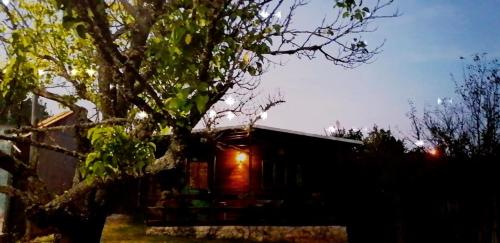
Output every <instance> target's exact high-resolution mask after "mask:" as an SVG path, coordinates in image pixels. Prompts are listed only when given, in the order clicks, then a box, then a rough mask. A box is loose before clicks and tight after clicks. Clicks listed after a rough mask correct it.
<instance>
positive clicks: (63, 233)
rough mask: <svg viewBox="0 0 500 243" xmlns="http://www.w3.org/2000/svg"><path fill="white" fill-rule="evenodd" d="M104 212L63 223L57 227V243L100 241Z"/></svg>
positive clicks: (90, 242) (104, 218)
mask: <svg viewBox="0 0 500 243" xmlns="http://www.w3.org/2000/svg"><path fill="white" fill-rule="evenodd" d="M105 222H106V214H104V213H101V214H99V215H97V216H95V217H92V219H89V220H86V221H81V222H75V223H73V224H68V223H67V224H64V225H63V226H62V227H61V228H60V229H59V236H58V237H57V240H56V242H58V243H87V242H88V243H93V242H100V241H101V235H102V230H103V228H104V224H105Z"/></svg>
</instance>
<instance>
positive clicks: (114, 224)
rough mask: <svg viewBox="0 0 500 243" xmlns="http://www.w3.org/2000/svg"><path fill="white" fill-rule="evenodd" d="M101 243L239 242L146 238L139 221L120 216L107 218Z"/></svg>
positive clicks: (142, 225)
mask: <svg viewBox="0 0 500 243" xmlns="http://www.w3.org/2000/svg"><path fill="white" fill-rule="evenodd" d="M101 242H103V243H118V242H134V243H135V242H137V243H149V242H155V243H156V242H164V243H174V242H175V243H197V242H200V243H201V242H207V243H232V242H241V241H228V240H206V239H192V238H178V237H165V236H148V235H146V226H145V225H144V224H141V222H140V221H137V220H136V221H134V220H131V219H130V218H128V217H125V216H121V215H112V216H109V217H108V219H107V221H106V225H105V226H104V231H103V235H102V238H101Z"/></svg>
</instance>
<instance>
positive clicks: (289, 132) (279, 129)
mask: <svg viewBox="0 0 500 243" xmlns="http://www.w3.org/2000/svg"><path fill="white" fill-rule="evenodd" d="M252 128H253V129H255V130H261V131H271V132H278V133H283V134H292V135H298V136H304V137H310V138H319V139H324V140H330V141H337V142H344V143H351V144H356V145H362V144H363V142H362V141H359V140H355V139H348V138H339V137H332V136H324V135H318V134H313V133H306V132H299V131H294V130H289V129H283V128H276V127H269V126H262V125H254V126H253V127H252ZM246 129H248V126H242V125H239V126H227V127H221V128H218V129H217V131H230V130H240V131H241V130H246ZM203 130H204V129H199V130H196V131H194V132H201V131H203Z"/></svg>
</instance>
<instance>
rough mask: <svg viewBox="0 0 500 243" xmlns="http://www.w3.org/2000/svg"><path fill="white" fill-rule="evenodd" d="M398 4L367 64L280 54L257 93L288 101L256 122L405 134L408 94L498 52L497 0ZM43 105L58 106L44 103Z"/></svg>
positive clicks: (425, 92) (445, 91) (435, 88)
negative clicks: (278, 62) (351, 64)
mask: <svg viewBox="0 0 500 243" xmlns="http://www.w3.org/2000/svg"><path fill="white" fill-rule="evenodd" d="M370 2H374V1H365V3H367V4H369V3H370ZM332 3H333V1H332V0H311V1H310V3H309V4H308V5H307V6H305V7H303V8H301V9H300V10H299V11H298V13H297V15H296V18H295V20H294V24H295V26H298V27H304V26H316V25H318V24H319V23H320V21H321V20H322V18H323V17H324V16H325V15H327V14H332V13H334V10H333V9H332ZM285 10H286V9H285ZM285 10H284V11H285ZM396 10H398V11H399V13H400V14H401V16H400V17H397V18H389V19H382V20H378V21H376V22H375V23H374V25H372V27H378V30H377V31H375V32H373V33H367V34H364V35H362V37H363V40H366V41H367V43H368V45H369V46H374V45H378V44H380V43H382V42H383V41H384V40H386V42H385V45H384V47H383V52H382V53H380V54H379V55H378V56H376V57H375V58H374V59H373V63H370V64H364V65H362V66H360V67H357V68H355V69H346V68H342V67H339V66H335V65H333V63H330V62H328V61H325V60H324V59H323V58H322V57H320V56H319V57H318V58H316V59H314V60H306V59H300V60H299V59H297V58H296V57H295V56H286V57H282V58H281V59H280V60H281V61H282V62H284V65H283V66H271V67H270V70H269V72H267V73H266V74H265V75H264V76H263V77H262V86H261V89H262V93H263V94H264V95H265V94H268V93H270V94H273V93H276V92H277V91H279V92H280V93H281V94H282V95H283V96H284V98H285V100H286V103H284V104H281V105H279V106H278V107H275V108H273V109H272V110H271V111H269V112H268V119H267V120H265V121H259V123H258V124H261V125H266V126H272V127H277V128H284V129H291V130H297V131H302V132H310V133H316V134H324V133H325V132H324V129H325V128H327V127H328V126H330V125H335V123H336V121H337V120H338V121H340V123H341V126H342V127H345V128H347V129H349V128H352V127H355V128H358V129H362V128H363V127H367V128H371V127H372V126H373V125H374V124H377V125H378V126H379V127H382V128H389V127H390V128H391V129H392V130H393V132H394V133H395V135H397V136H399V137H405V136H407V135H410V134H409V131H410V128H409V121H408V118H407V117H406V113H407V112H408V110H409V105H408V101H409V100H413V101H414V102H415V105H416V106H417V108H418V109H419V111H422V110H423V108H424V107H426V106H432V105H436V101H437V98H439V97H453V96H454V85H453V82H452V81H451V77H450V74H452V73H453V74H455V75H456V76H457V77H460V75H461V68H462V61H461V60H460V59H459V57H460V56H464V57H470V56H471V55H472V54H474V53H482V52H487V53H489V55H488V56H489V57H490V58H493V57H497V58H498V57H500V33H499V31H498V30H499V29H500V0H481V1H470V0H468V1H467V0H453V1H452V0H436V1H431V0H418V1H417V0H399V1H398V0H396V1H395V2H394V4H393V5H392V6H390V7H389V9H387V11H386V12H387V13H393V12H395V11H396ZM352 37H353V38H354V37H358V38H359V37H360V36H359V35H358V36H352ZM469 60H470V58H469ZM49 109H50V111H51V113H55V112H57V111H58V110H59V108H56V106H55V105H53V104H50V102H49ZM222 125H228V123H227V122H225V123H222Z"/></svg>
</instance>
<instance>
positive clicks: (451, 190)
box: [410, 54, 500, 242]
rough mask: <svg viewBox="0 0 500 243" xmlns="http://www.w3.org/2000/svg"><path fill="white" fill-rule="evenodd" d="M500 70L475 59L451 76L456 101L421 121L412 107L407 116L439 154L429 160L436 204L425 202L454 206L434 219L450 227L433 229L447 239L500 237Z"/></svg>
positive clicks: (440, 105)
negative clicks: (432, 174) (498, 227)
mask: <svg viewBox="0 0 500 243" xmlns="http://www.w3.org/2000/svg"><path fill="white" fill-rule="evenodd" d="M461 59H462V60H465V58H461ZM499 69H500V63H499V62H498V60H497V59H490V60H489V59H488V58H487V56H486V54H475V55H473V56H472V60H471V63H470V64H467V65H464V67H463V74H462V76H461V78H460V79H459V80H458V79H457V78H455V77H454V76H452V80H453V82H454V83H455V87H456V94H457V96H458V97H456V98H455V99H450V98H440V99H438V106H437V107H433V108H430V109H426V110H425V111H424V114H423V117H422V118H418V117H417V115H416V109H415V108H414V107H412V110H411V111H410V119H411V121H412V123H413V126H414V130H415V131H420V133H419V134H420V135H421V137H422V139H426V140H427V141H428V142H429V143H430V144H431V146H435V148H434V149H437V150H438V151H439V155H440V156H439V158H437V159H434V160H433V161H432V162H433V163H432V164H433V165H434V166H436V167H438V168H439V169H438V170H436V171H433V173H435V174H436V176H435V178H434V181H433V182H432V187H433V188H435V189H433V190H434V193H435V195H434V198H432V200H434V202H432V203H431V201H432V200H428V202H427V203H428V205H430V207H434V208H445V207H449V205H454V206H453V207H454V208H453V209H448V210H444V211H438V212H439V213H435V215H433V216H435V217H436V218H441V219H444V220H448V221H449V222H453V225H452V226H449V228H448V229H443V227H442V225H447V223H440V224H439V226H438V227H436V228H437V230H436V231H437V232H446V233H444V234H443V235H445V237H447V239H450V238H452V237H454V238H456V239H461V240H464V242H465V241H467V242H494V241H495V240H498V239H499V236H500V234H499V232H498V229H496V226H495V225H498V223H499V222H500V215H499V214H498V212H499V208H500V204H499V203H498V202H499V198H500V194H499V193H498V188H497V186H496V185H497V184H498V174H497V173H498V169H499V164H498V157H499V153H498V151H500V150H499V149H500V130H499V129H500V93H499V91H500V90H499V88H500V76H499ZM437 161H440V162H441V163H436V162H437ZM423 182H425V181H423ZM431 195H432V194H431ZM436 195H439V196H436ZM436 199H439V200H436ZM458 215H468V216H467V217H463V216H458ZM425 220H427V217H426V218H425ZM419 234H422V233H421V231H419ZM433 237H434V236H433ZM437 239H439V238H437Z"/></svg>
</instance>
